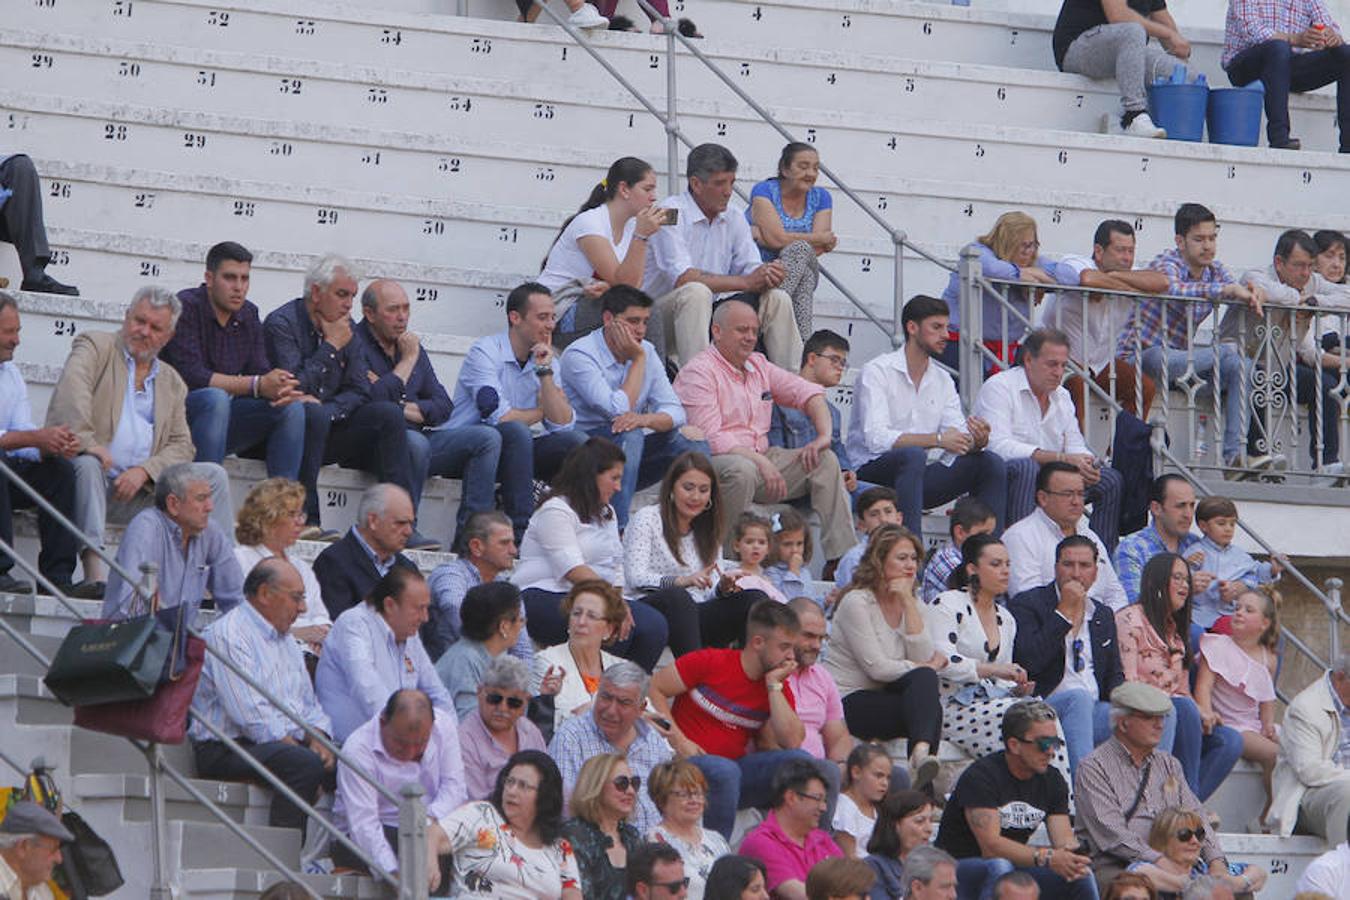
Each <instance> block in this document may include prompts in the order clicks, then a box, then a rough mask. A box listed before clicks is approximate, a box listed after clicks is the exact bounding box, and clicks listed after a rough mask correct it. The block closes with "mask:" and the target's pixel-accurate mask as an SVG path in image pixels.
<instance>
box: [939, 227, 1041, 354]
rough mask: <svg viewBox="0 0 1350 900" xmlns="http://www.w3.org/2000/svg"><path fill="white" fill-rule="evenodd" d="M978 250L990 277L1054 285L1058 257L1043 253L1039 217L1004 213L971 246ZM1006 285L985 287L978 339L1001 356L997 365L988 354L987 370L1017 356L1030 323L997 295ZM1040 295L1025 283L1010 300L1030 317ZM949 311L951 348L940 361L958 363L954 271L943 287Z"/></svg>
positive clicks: (982, 267) (958, 309)
mask: <svg viewBox="0 0 1350 900" xmlns="http://www.w3.org/2000/svg"><path fill="white" fill-rule="evenodd" d="M968 246H970V247H973V248H975V249H976V250H977V251H979V254H980V271H981V274H983V275H984V277H986V278H1004V279H1008V280H1010V281H1034V282H1037V283H1039V284H1047V285H1052V284H1054V283H1055V279H1054V278H1053V277H1052V276H1051V275H1050V274H1049V271H1048V270H1049V269H1050V268H1051V267H1053V266H1054V264H1055V263H1054V260H1052V259H1050V258H1049V257H1045V256H1040V255H1039V251H1040V249H1041V242H1040V240H1039V239H1038V238H1037V237H1036V220H1035V219H1033V218H1032V217H1031V216H1029V215H1027V214H1026V213H1024V212H1006V213H1004V214H1003V215H1001V216H999V217H998V220H997V221H996V222H994V227H993V228H992V229H991V230H990V232H989V233H988V234H986V235H984V236H983V237H979V238H976V239H975V242H974V243H973V244H970V245H968ZM1005 287H1006V286H1004V285H1000V286H999V291H998V293H995V292H994V291H992V290H988V289H986V290H985V291H984V292H983V296H982V299H981V306H982V309H983V316H982V318H983V331H982V333H981V334H980V339H981V341H983V343H984V346H985V348H986V349H988V350H989V351H990V352H991V353H993V354H994V355H995V356H997V357H998V359H999V363H998V364H993V363H991V362H990V361H989V359H988V357H986V358H985V367H984V368H985V374H986V375H989V374H992V373H993V372H997V371H999V370H1000V369H1006V368H1010V367H1011V366H1012V365H1013V364H1014V361H1015V359H1016V357H1017V348H1018V347H1019V346H1021V341H1022V335H1023V334H1025V333H1026V330H1027V328H1028V326H1027V324H1026V322H1024V321H1023V320H1022V319H1020V318H1018V316H1017V315H1015V314H1014V313H1013V312H1011V311H1009V310H1006V309H1005V308H1004V306H1003V303H1002V301H1001V300H1000V299H999V295H1000V294H1003V293H1004V288H1005ZM1033 293H1034V294H1035V295H1036V296H1034V297H1032V296H1028V294H1027V289H1026V288H1023V287H1008V288H1007V297H1008V304H1009V307H1011V309H1012V310H1016V312H1017V314H1020V315H1021V316H1023V317H1024V318H1025V319H1026V320H1028V321H1029V320H1030V319H1031V306H1032V303H1033V302H1040V296H1039V295H1040V293H1041V292H1040V291H1039V290H1036V291H1034V292H1033ZM942 299H943V300H946V301H947V308H948V309H949V310H950V311H951V317H950V319H949V320H948V332H947V349H946V351H945V352H944V353H943V354H942V357H941V360H942V362H943V363H945V364H946V365H949V366H951V367H952V368H959V367H960V357H959V355H958V341H959V339H960V330H961V276H960V273H958V272H953V273H952V274H951V278H950V279H948V281H947V289H946V290H945V291H943V292H942Z"/></svg>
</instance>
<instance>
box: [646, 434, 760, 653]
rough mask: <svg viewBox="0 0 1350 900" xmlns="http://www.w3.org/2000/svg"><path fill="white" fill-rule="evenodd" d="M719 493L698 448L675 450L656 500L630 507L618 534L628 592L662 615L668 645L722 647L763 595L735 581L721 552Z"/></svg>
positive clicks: (674, 648) (682, 649)
mask: <svg viewBox="0 0 1350 900" xmlns="http://www.w3.org/2000/svg"><path fill="white" fill-rule="evenodd" d="M722 521H723V519H722V496H721V493H720V491H719V490H718V487H717V472H716V471H714V470H713V467H712V463H711V462H709V461H708V457H706V456H704V455H703V454H702V453H698V452H696V451H691V452H689V453H682V454H681V455H679V456H677V457H675V461H674V462H672V463H671V464H670V469H669V470H667V471H666V477H665V478H664V479H662V481H661V491H660V499H659V500H658V501H657V502H656V503H655V504H654V505H652V506H646V507H643V508H642V509H640V510H638V511H637V512H635V513H633V515H632V517H631V518H630V519H629V520H628V528H627V529H625V530H624V533H623V550H624V560H623V566H624V574H625V576H626V578H625V580H626V581H627V584H628V590H629V591H630V592H631V594H633V595H636V596H640V597H642V598H643V599H644V600H646V602H647V603H649V604H651V605H652V606H654V607H656V608H657V609H659V610H660V611H661V613H662V614H663V615H664V616H665V617H666V622H667V623H668V625H669V630H670V652H671V653H673V654H674V655H675V656H676V657H679V656H683V655H684V654H686V653H689V652H691V651H693V650H698V649H700V648H701V647H705V646H706V647H726V646H728V645H729V644H731V643H732V642H733V641H736V640H742V639H744V637H745V618H746V615H747V614H748V613H749V612H750V607H752V606H754V605H755V604H756V603H757V602H759V601H760V600H763V599H764V598H765V597H766V596H767V595H766V594H765V593H764V592H763V591H755V590H751V591H743V590H740V589H739V588H738V587H737V586H736V575H737V574H738V573H737V571H736V570H734V569H733V570H728V569H727V566H726V563H724V562H723V560H722V558H721V549H720V548H721V546H722Z"/></svg>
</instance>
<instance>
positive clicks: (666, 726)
mask: <svg viewBox="0 0 1350 900" xmlns="http://www.w3.org/2000/svg"><path fill="white" fill-rule="evenodd" d="M648 718H649V719H651V720H652V722H653V723H655V724H657V725H660V726H661V728H662V730H664V731H669V730H670V720H669V719H663V718H662V717H660V716H648Z"/></svg>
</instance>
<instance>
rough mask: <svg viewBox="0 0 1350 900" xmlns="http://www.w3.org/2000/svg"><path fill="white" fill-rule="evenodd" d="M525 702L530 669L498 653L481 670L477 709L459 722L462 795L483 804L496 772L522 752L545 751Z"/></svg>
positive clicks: (528, 696)
mask: <svg viewBox="0 0 1350 900" xmlns="http://www.w3.org/2000/svg"><path fill="white" fill-rule="evenodd" d="M529 701H530V669H529V667H528V666H526V665H525V663H523V662H521V661H520V660H518V659H516V658H515V657H514V656H509V655H506V654H503V655H501V656H498V657H497V658H495V659H494V660H492V662H490V663H488V665H487V668H486V669H484V670H483V683H482V684H480V685H479V686H478V710H477V712H471V713H469V714H468V715H467V716H465V717H464V719H463V720H462V721H461V722H460V723H459V746H460V749H461V750H463V752H464V786H465V794H466V795H467V796H468V798H469V799H470V800H486V799H487V798H488V795H490V794H491V793H492V787H493V785H494V784H495V783H496V780H497V773H498V772H500V771H501V770H502V766H504V765H506V761H507V760H508V759H510V758H511V757H512V756H513V755H514V754H516V753H518V752H519V751H521V750H544V749H546V744H545V743H544V736H543V734H541V733H540V731H539V727H538V726H537V725H535V724H534V723H533V722H531V721H530V720H529V719H527V718H525V707H526V705H527V704H528V703H529Z"/></svg>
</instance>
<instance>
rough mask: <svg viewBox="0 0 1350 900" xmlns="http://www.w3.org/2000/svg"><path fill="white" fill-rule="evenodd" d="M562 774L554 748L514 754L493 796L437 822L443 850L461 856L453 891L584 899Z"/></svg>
mask: <svg viewBox="0 0 1350 900" xmlns="http://www.w3.org/2000/svg"><path fill="white" fill-rule="evenodd" d="M562 790H563V788H562V775H561V774H560V773H559V772H558V766H557V765H556V764H555V763H554V762H553V760H552V759H550V758H549V756H548V754H547V753H543V752H541V751H539V750H522V751H520V752H519V753H517V754H515V755H514V756H512V757H511V758H510V759H509V760H507V762H506V765H505V766H504V767H503V768H502V771H501V774H500V775H498V776H497V783H496V785H495V786H494V787H493V789H492V797H491V799H489V800H488V801H486V802H484V801H479V802H475V803H467V804H465V805H464V806H461V807H460V808H459V809H457V810H455V811H454V812H453V813H451V814H450V815H448V816H446V817H445V818H443V819H441V820H440V821H439V822H437V825H439V826H440V829H441V831H442V833H443V835H442V840H441V844H440V846H439V847H437V850H438V851H439V852H440V853H450V854H452V855H453V856H454V862H455V866H454V869H455V878H454V882H455V883H454V891H453V893H454V894H455V895H456V896H461V897H492V898H501V900H582V895H581V875H580V873H579V872H578V870H577V859H576V856H575V855H574V854H573V852H572V847H571V845H570V844H569V843H568V842H567V840H566V839H565V838H564V837H563V836H562V808H563V797H562Z"/></svg>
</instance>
